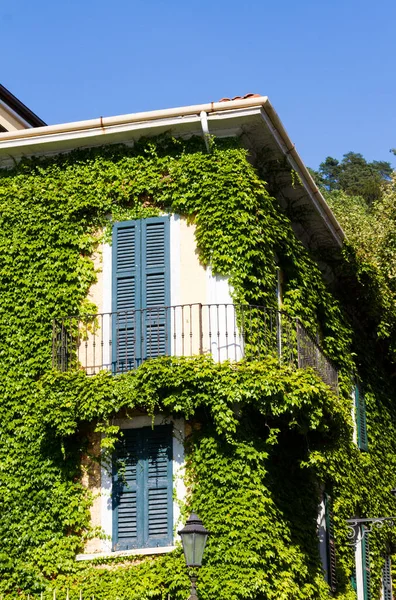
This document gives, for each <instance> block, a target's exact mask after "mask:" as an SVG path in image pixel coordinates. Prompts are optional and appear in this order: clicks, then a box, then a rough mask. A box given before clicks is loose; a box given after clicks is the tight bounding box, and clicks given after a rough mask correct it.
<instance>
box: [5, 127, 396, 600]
mask: <svg viewBox="0 0 396 600" xmlns="http://www.w3.org/2000/svg"><path fill="white" fill-rule="evenodd" d="M297 185H298V184H297ZM0 206H1V208H0V390H1V402H0V482H1V485H0V501H1V513H0V592H1V593H2V594H3V595H4V594H14V595H20V594H27V593H30V594H38V593H40V591H43V590H47V591H48V590H51V589H53V588H57V589H58V590H59V589H66V588H68V589H69V590H70V593H71V594H73V593H77V590H80V589H82V590H83V591H84V593H87V594H88V593H89V594H90V595H92V594H93V595H94V596H95V598H108V599H111V598H114V599H115V598H131V599H136V600H138V599H144V598H156V599H160V598H161V599H165V598H168V594H169V598H174V599H176V598H177V599H179V598H180V600H181V599H182V598H185V597H186V596H187V594H188V579H187V577H186V573H185V566H184V560H183V558H182V554H181V550H180V549H178V550H176V551H175V552H174V553H172V554H168V555H165V556H163V557H156V558H152V557H146V558H143V557H139V558H136V557H135V558H132V557H131V558H129V559H127V558H122V559H107V560H104V559H103V560H96V561H92V562H91V563H77V562H76V561H75V555H76V553H77V552H80V551H81V550H82V549H83V546H84V541H85V540H86V539H87V537H89V536H92V535H94V534H95V532H92V531H91V530H90V523H89V505H90V502H91V501H92V498H90V497H89V495H87V492H86V490H85V489H84V488H83V486H82V484H81V460H82V457H83V456H84V455H85V454H86V452H87V448H88V437H89V434H90V433H91V432H92V431H93V430H94V429H96V431H102V432H104V433H106V434H107V435H106V436H105V437H104V446H107V447H108V448H109V450H108V451H111V447H112V443H113V442H114V437H115V436H116V433H117V432H116V430H115V428H114V427H112V418H113V417H114V416H115V415H117V414H119V413H120V411H123V414H125V413H126V414H128V411H132V410H135V409H136V408H139V409H142V410H145V411H147V412H148V413H149V414H153V413H155V412H158V411H161V412H165V413H169V414H173V415H177V416H184V417H186V418H188V419H189V420H190V421H191V423H192V425H193V428H192V434H191V435H190V436H189V437H188V438H187V440H186V457H187V458H186V479H187V484H188V489H189V490H190V494H189V496H188V498H187V503H186V507H185V509H184V510H185V514H187V513H188V511H189V509H190V507H191V506H192V505H193V506H194V509H195V510H196V511H197V512H198V513H199V515H200V516H201V518H202V519H203V521H204V523H205V525H206V526H207V527H208V528H209V529H210V530H211V531H212V532H213V536H212V537H211V538H210V540H209V542H208V547H207V550H206V551H205V566H204V567H203V568H202V570H201V573H200V578H199V586H198V591H199V594H200V597H201V598H202V599H203V600H212V599H213V600H214V599H218V598H223V597H224V598H228V599H230V600H242V599H245V598H246V599H248V598H254V599H256V600H259V599H263V600H264V599H265V600H267V599H275V598H276V599H277V600H279V599H292V598H293V599H301V600H302V599H304V600H305V599H307V598H312V599H314V598H315V599H316V598H318V599H320V598H323V599H325V598H327V597H328V587H327V584H326V583H325V581H324V578H323V575H322V572H321V566H320V561H319V553H318V544H317V537H316V515H317V504H318V500H319V497H320V490H321V489H322V487H323V486H324V487H325V488H326V490H328V491H329V492H330V493H331V495H332V497H333V501H334V519H335V530H336V546H337V560H338V580H339V585H338V590H339V591H338V597H339V598H342V599H343V600H347V599H348V598H353V597H354V595H353V592H352V590H351V588H350V585H349V577H350V575H351V572H352V567H353V557H352V552H351V550H350V548H348V547H347V546H346V545H345V541H346V536H347V531H346V527H345V523H344V520H345V518H347V517H349V516H351V515H353V514H355V513H359V514H361V515H362V516H364V515H366V514H369V515H370V516H371V515H378V514H385V513H387V514H391V513H392V512H394V510H395V507H394V501H393V500H392V498H391V497H390V495H389V490H390V489H391V488H392V487H395V483H396V482H395V480H394V478H395V476H394V472H395V466H396V458H395V455H396V452H395V451H396V447H395V446H396V430H395V409H394V406H393V402H392V398H393V395H394V386H393V383H392V382H391V381H390V380H389V378H388V377H387V375H386V369H385V368H384V367H383V365H382V363H381V362H380V361H376V359H374V360H372V361H371V362H368V361H365V360H364V358H365V356H366V348H365V347H364V343H363V344H360V346H359V345H357V344H356V336H355V334H354V331H355V327H353V326H352V321H351V315H350V313H348V314H347V313H346V312H345V311H344V310H343V307H342V306H341V305H340V304H339V302H338V301H337V299H336V298H335V297H334V296H333V295H332V294H331V293H330V292H329V290H328V289H327V288H326V285H325V283H324V281H323V278H322V275H321V272H320V270H319V268H318V266H317V264H316V262H315V260H314V259H313V257H311V256H309V254H308V252H307V251H306V250H305V249H304V248H303V246H302V244H301V243H300V242H299V241H298V240H297V239H296V237H295V236H294V234H293V232H292V228H291V224H290V221H289V218H288V216H287V215H286V214H284V213H283V212H282V211H281V210H280V208H279V206H278V202H277V200H276V199H275V198H273V197H271V196H270V194H269V193H268V190H267V189H266V187H265V184H264V182H263V181H261V179H260V178H259V176H258V174H257V172H256V171H255V169H254V168H253V167H252V166H251V165H250V164H249V162H248V161H247V158H246V151H245V150H243V149H241V148H240V147H239V146H238V142H237V141H236V140H230V141H227V142H224V141H223V142H217V143H215V144H214V145H213V147H212V151H211V153H210V154H208V153H207V152H206V150H205V147H204V146H203V142H202V140H195V139H192V140H190V141H188V142H182V141H180V140H174V139H171V138H162V139H158V140H155V141H149V142H142V143H141V144H137V145H136V146H135V147H134V148H124V147H114V146H112V147H108V148H100V149H95V150H84V151H78V152H73V153H70V154H67V155H61V156H58V157H55V158H49V159H42V160H39V159H32V160H23V161H22V162H21V163H19V164H18V165H16V166H15V168H13V169H12V170H9V171H6V170H4V171H2V172H0ZM160 212H172V213H178V214H181V215H184V216H185V217H186V218H187V219H189V220H191V221H194V223H195V225H196V241H197V247H198V250H199V256H200V260H201V262H202V264H203V265H209V264H210V265H211V267H212V269H213V271H214V272H216V273H218V274H223V275H229V276H230V282H231V284H232V286H233V290H234V294H235V298H236V299H237V300H238V301H239V302H242V303H252V304H263V305H269V306H274V305H275V304H274V303H275V294H274V289H275V286H276V277H277V271H276V268H277V267H276V264H275V260H274V257H275V256H276V257H277V260H278V264H279V266H280V267H281V268H282V270H283V273H284V277H285V285H284V308H285V310H286V311H288V312H289V313H290V314H291V315H295V316H299V317H300V319H301V320H302V322H303V324H304V325H305V326H306V327H307V328H308V329H310V330H311V331H315V330H316V328H317V325H319V328H320V331H321V335H322V337H323V345H324V348H325V350H326V352H327V353H328V355H329V356H330V357H331V358H332V359H333V360H334V361H335V363H336V364H337V366H338V367H339V369H340V394H339V396H336V395H334V394H333V393H332V392H331V390H330V389H329V388H327V386H325V384H323V383H322V382H321V381H320V379H318V377H317V376H316V375H315V374H314V373H313V372H311V371H309V370H307V371H301V370H300V371H299V370H297V371H292V370H291V369H289V368H286V367H282V368H281V367H279V365H278V364H277V362H276V361H274V360H273V359H270V358H268V359H264V360H261V361H255V362H251V363H248V362H243V361H242V362H241V363H240V364H228V363H223V364H221V365H218V364H214V363H212V362H211V360H210V359H209V358H207V357H196V358H189V359H187V358H186V359H175V358H174V359H172V358H159V359H154V360H152V361H149V362H147V363H145V364H143V365H142V366H141V367H139V368H138V369H137V370H136V371H133V372H130V373H127V374H125V375H120V376H116V377H112V376H111V375H110V374H109V373H101V374H100V375H96V376H94V377H87V376H86V375H85V373H83V372H80V371H79V372H70V373H57V372H55V371H52V369H51V340H52V321H53V319H54V318H57V317H62V316H65V315H67V314H77V313H81V312H84V311H87V312H90V311H92V306H90V305H89V303H88V302H87V300H86V298H87V293H88V290H89V288H90V286H91V285H92V283H94V281H95V277H96V275H95V269H94V265H93V261H92V254H93V252H94V251H95V248H96V246H97V244H98V241H99V238H98V231H103V230H104V235H108V233H109V221H108V216H109V215H112V219H113V220H119V219H128V218H140V217H146V216H153V215H156V214H159V213H160ZM344 263H345V269H346V270H347V271H348V273H351V272H354V269H355V270H356V268H357V267H356V265H355V264H354V263H353V262H352V261H351V260H349V259H348V257H345V259H344ZM366 285H367V286H370V285H374V284H371V282H370V279H369V278H368V279H367V283H366ZM349 302H350V303H351V304H352V300H351V299H349ZM370 334H372V332H370ZM361 339H363V340H364V335H363V337H362V335H360V337H359V340H361ZM354 365H358V367H359V369H360V373H359V374H360V376H361V377H362V378H363V384H364V386H365V392H366V393H365V395H366V402H367V407H368V433H369V450H370V451H369V452H368V453H362V452H359V450H358V449H357V448H356V446H355V445H354V444H353V442H352V419H351V397H350V394H351V376H352V374H353V373H354V371H355V366H354ZM194 423H196V427H194ZM386 535H388V536H389V533H386V532H385V531H384V530H382V531H381V532H380V533H379V534H376V537H373V543H372V550H373V552H372V556H373V561H374V562H373V572H372V580H373V591H374V594H377V592H378V593H379V577H380V566H381V556H380V554H381V550H382V549H383V543H384V540H385V536H386ZM374 563H375V564H374ZM377 595H378V594H377ZM374 597H375V596H374Z"/></svg>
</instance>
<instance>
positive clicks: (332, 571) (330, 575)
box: [325, 494, 337, 592]
mask: <svg viewBox="0 0 396 600" xmlns="http://www.w3.org/2000/svg"><path fill="white" fill-rule="evenodd" d="M325 516H326V541H327V581H328V584H329V586H330V589H331V591H332V592H336V590H337V572H336V553H335V541H334V522H333V506H332V501H331V498H330V496H328V495H327V494H325Z"/></svg>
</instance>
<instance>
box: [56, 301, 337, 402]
mask: <svg viewBox="0 0 396 600" xmlns="http://www.w3.org/2000/svg"><path fill="white" fill-rule="evenodd" d="M202 354H204V355H209V356H211V357H212V358H213V360H214V361H216V362H223V361H225V360H230V361H238V360H241V359H242V358H245V359H248V360H260V359H262V358H264V357H266V356H273V357H276V358H277V359H278V360H279V363H280V364H281V365H289V366H292V367H295V368H306V367H312V368H313V369H314V370H315V371H316V372H317V373H318V374H319V376H320V377H321V378H322V380H323V381H324V382H325V383H327V384H328V385H329V386H330V387H331V388H332V389H333V390H334V391H335V392H337V390H338V375H337V370H336V368H335V367H334V365H333V364H332V362H331V361H330V360H329V359H328V358H327V357H326V356H325V354H324V353H323V351H322V349H321V347H320V346H319V345H318V344H317V342H316V341H315V340H314V339H313V338H312V337H311V336H310V335H309V334H308V333H307V331H306V330H305V329H304V327H303V326H302V325H301V324H300V323H299V321H298V319H293V318H291V317H289V316H287V315H286V314H284V313H283V312H280V311H276V310H271V309H268V308H265V307H263V306H237V305H234V304H184V305H178V306H165V307H163V306H155V307H151V308H145V309H141V310H133V311H124V312H118V313H102V314H97V315H85V316H74V317H66V318H64V319H61V320H58V321H54V323H53V347H52V359H53V367H54V368H57V369H58V370H60V371H68V370H72V369H84V370H85V371H86V373H87V374H88V375H94V374H96V373H98V372H99V371H100V370H102V369H106V370H109V371H111V372H112V373H114V374H118V373H125V372H127V371H130V370H131V369H135V368H137V367H138V366H139V365H141V364H142V363H143V362H144V361H145V360H147V359H149V358H155V357H158V356H196V355H202Z"/></svg>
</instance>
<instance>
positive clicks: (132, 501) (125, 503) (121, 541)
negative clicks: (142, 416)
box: [112, 429, 143, 550]
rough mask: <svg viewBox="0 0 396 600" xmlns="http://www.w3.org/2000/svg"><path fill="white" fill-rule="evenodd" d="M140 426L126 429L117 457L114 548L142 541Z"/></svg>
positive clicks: (127, 547) (137, 546) (126, 546)
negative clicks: (140, 516)
mask: <svg viewBox="0 0 396 600" xmlns="http://www.w3.org/2000/svg"><path fill="white" fill-rule="evenodd" d="M138 438H139V436H138V430H136V429H126V430H124V431H123V437H122V439H121V441H120V442H119V443H118V444H117V446H116V453H115V455H114V458H113V490H112V500H113V549H114V550H128V549H131V548H139V547H140V546H141V545H142V532H141V528H139V526H138V525H139V524H138V521H139V514H138V513H139V511H138V509H139V508H140V507H139V506H138V504H139V496H140V495H141V490H142V483H143V482H142V477H141V467H140V465H139V450H140V444H139V439H138Z"/></svg>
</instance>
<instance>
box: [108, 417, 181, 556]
mask: <svg viewBox="0 0 396 600" xmlns="http://www.w3.org/2000/svg"><path fill="white" fill-rule="evenodd" d="M122 434H123V437H122V439H121V441H120V442H119V443H118V444H117V447H116V452H115V455H114V458H113V493H112V498H113V549H114V550H128V549H133V548H153V547H154V548H155V547H161V546H169V545H170V544H172V540H173V494H172V490H173V474H172V426H171V425H161V426H158V427H154V429H152V428H151V427H142V428H141V429H125V430H123V431H122Z"/></svg>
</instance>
